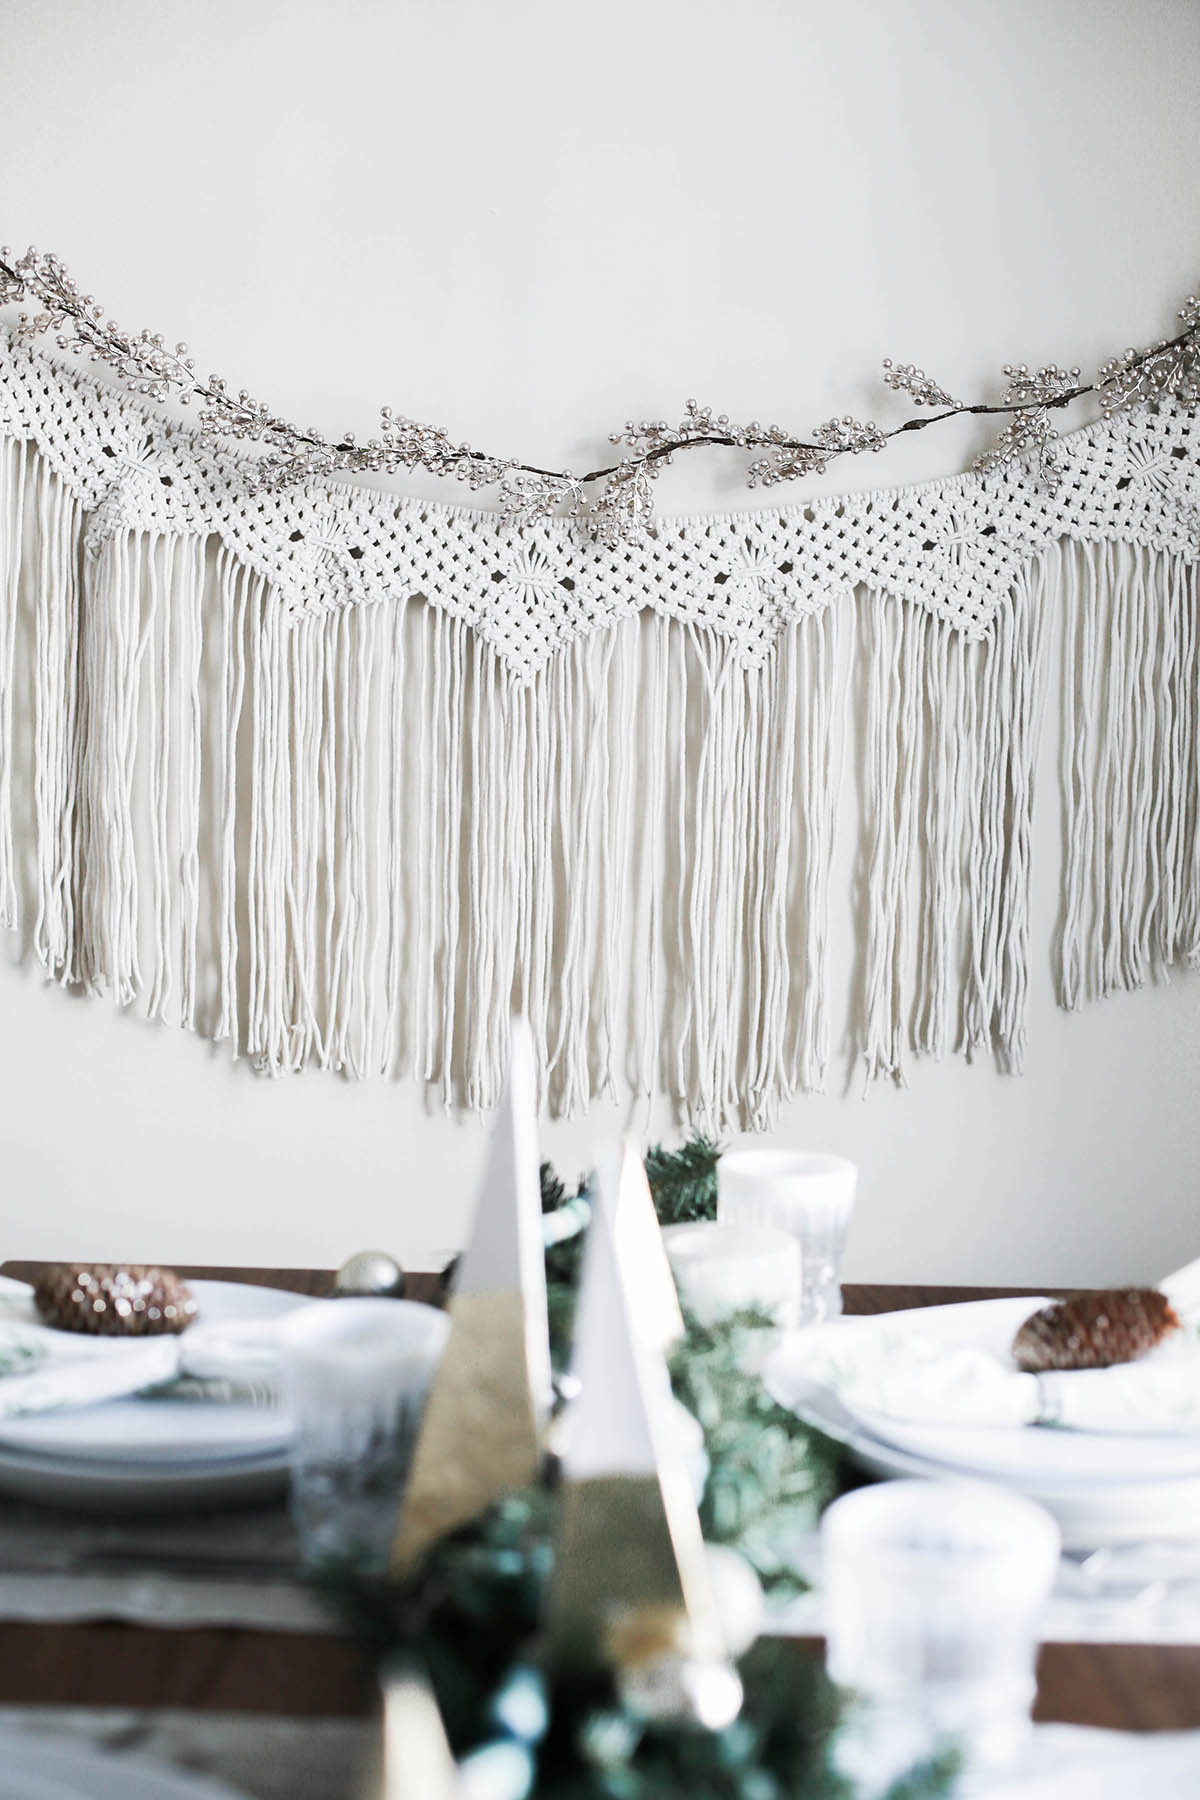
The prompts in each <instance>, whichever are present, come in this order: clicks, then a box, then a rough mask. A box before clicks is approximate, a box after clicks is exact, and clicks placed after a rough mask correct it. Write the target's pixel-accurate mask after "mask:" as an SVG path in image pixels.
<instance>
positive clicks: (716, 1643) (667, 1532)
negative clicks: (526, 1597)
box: [548, 1154, 725, 1665]
mask: <svg viewBox="0 0 1200 1800" xmlns="http://www.w3.org/2000/svg"><path fill="white" fill-rule="evenodd" d="M627 1172H628V1163H627V1157H626V1156H625V1155H624V1154H623V1155H622V1157H621V1158H619V1159H612V1160H610V1161H608V1162H606V1163H602V1165H601V1167H600V1169H599V1171H598V1175H597V1192H596V1206H595V1210H594V1214H593V1219H592V1225H591V1229H590V1231H589V1233H588V1241H587V1247H586V1249H585V1251H584V1264H583V1275H582V1280H581V1285H580V1293H579V1302H578V1309H577V1312H576V1325H575V1353H574V1358H573V1362H572V1372H573V1374H574V1375H575V1377H576V1378H577V1380H578V1381H579V1384H580V1391H579V1398H578V1399H577V1400H576V1402H575V1405H574V1414H575V1416H574V1418H573V1420H572V1430H571V1434H570V1439H569V1443H568V1445H567V1447H566V1450H565V1454H564V1460H563V1470H562V1476H563V1505H562V1524H561V1528H560V1534H559V1541H558V1548H557V1555H556V1560H555V1573H554V1580H553V1585H552V1589H551V1596H550V1608H549V1612H550V1617H549V1622H548V1624H549V1635H550V1643H551V1648H552V1652H553V1654H554V1655H555V1656H556V1657H557V1658H558V1659H559V1661H560V1662H563V1663H566V1664H574V1665H580V1664H587V1663H590V1662H597V1661H607V1660H613V1659H614V1658H615V1659H616V1660H621V1659H622V1657H623V1655H624V1654H625V1652H623V1651H622V1649H621V1648H620V1645H621V1642H622V1641H623V1642H624V1644H625V1646H626V1650H628V1649H629V1647H630V1646H631V1645H633V1644H634V1642H635V1640H636V1639H637V1638H638V1635H639V1633H641V1634H642V1635H643V1636H644V1635H645V1634H646V1633H649V1635H650V1637H651V1638H653V1637H654V1636H655V1634H656V1633H658V1634H660V1635H661V1634H664V1633H665V1638H666V1640H669V1641H671V1642H673V1643H674V1642H677V1641H679V1639H680V1638H681V1637H682V1638H686V1654H687V1655H689V1656H690V1657H693V1658H696V1659H697V1660H699V1661H713V1662H719V1661H721V1660H722V1659H723V1657H724V1655H725V1645H724V1639H723V1635H722V1633H721V1628H720V1623H719V1619H718V1616H717V1611H716V1606H715V1603H714V1597H713V1593H712V1587H711V1582H710V1578H709V1571H708V1567H707V1563H706V1559H705V1551H704V1542H703V1538H702V1536H701V1531H700V1519H699V1515H698V1513H697V1511H696V1501H695V1498H694V1494H693V1489H692V1484H691V1481H690V1480H689V1476H688V1471H687V1467H686V1465H685V1463H684V1460H683V1456H682V1454H681V1452H680V1449H679V1446H678V1442H677V1440H676V1438H675V1437H674V1435H673V1433H672V1431H671V1428H670V1423H669V1414H670V1408H671V1406H672V1399H671V1389H670V1381H669V1378H668V1375H667V1367H666V1362H665V1360H664V1357H663V1353H662V1347H661V1335H662V1324H663V1317H662V1315H663V1310H664V1309H663V1307H662V1295H661V1290H659V1291H658V1294H657V1299H656V1297H655V1279H656V1278H655V1276H654V1274H653V1273H651V1275H650V1277H649V1280H648V1281H647V1278H646V1264H645V1262H644V1261H643V1260H641V1258H642V1256H643V1254H644V1246H645V1237H644V1234H643V1233H642V1231H641V1227H640V1226H634V1227H631V1226H630V1224H629V1218H628V1217H627V1218H626V1220H625V1222H624V1229H622V1228H621V1227H622V1220H621V1212H620V1207H621V1204H622V1196H623V1194H624V1195H625V1196H626V1197H631V1196H632V1195H633V1194H634V1193H635V1192H636V1189H635V1188H634V1186H633V1184H632V1182H631V1181H629V1180H628V1178H627ZM623 1184H624V1186H623ZM647 1198H648V1197H647ZM631 1203H632V1202H631ZM630 1216H632V1217H634V1218H636V1214H632V1215H630ZM651 1220H652V1222H653V1223H654V1224H655V1230H657V1223H656V1222H654V1221H653V1214H651ZM659 1247H660V1250H661V1243H660V1246H659ZM663 1263H664V1266H665V1255H664V1256H663ZM650 1266H651V1269H652V1270H653V1267H654V1264H653V1262H652V1263H651V1265H650ZM667 1278H668V1280H669V1279H670V1276H669V1272H668V1277H667ZM650 1301H654V1302H655V1303H654V1304H650V1303H649V1302H650ZM648 1340H649V1341H648ZM634 1653H636V1652H634ZM650 1653H651V1654H653V1653H654V1648H653V1645H651V1646H650Z"/></svg>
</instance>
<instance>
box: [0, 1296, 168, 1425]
mask: <svg viewBox="0 0 1200 1800" xmlns="http://www.w3.org/2000/svg"><path fill="white" fill-rule="evenodd" d="M179 1345H180V1340H179V1338H177V1337H157V1338H100V1337H88V1336H86V1335H85V1334H84V1333H82V1332H74V1331H55V1330H53V1329H52V1328H51V1327H50V1326H49V1325H43V1324H42V1323H41V1321H40V1319H39V1318H38V1316H37V1313H36V1312H35V1310H34V1305H33V1290H32V1289H31V1288H29V1287H27V1286H26V1285H25V1283H24V1282H21V1281H10V1280H9V1279H8V1277H7V1276H0V1419H13V1418H20V1417H22V1416H24V1415H25V1414H28V1413H40V1412H50V1411H52V1410H54V1409H55V1408H57V1407H62V1406H94V1405H95V1404H96V1403H97V1402H98V1401H101V1400H115V1399H119V1398H121V1397H122V1396H123V1395H125V1394H136V1393H137V1392H138V1390H139V1389H140V1388H145V1387H153V1386H155V1385H156V1384H157V1383H158V1382H162V1381H170V1380H171V1378H172V1377H173V1376H174V1375H176V1374H177V1373H178V1370H179V1355H180V1352H179Z"/></svg>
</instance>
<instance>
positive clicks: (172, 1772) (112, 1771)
mask: <svg viewBox="0 0 1200 1800" xmlns="http://www.w3.org/2000/svg"><path fill="white" fill-rule="evenodd" d="M0 1800H248V1797H247V1795H245V1794H244V1793H242V1792H240V1791H238V1790H235V1789H234V1788H231V1787H227V1786H226V1784H225V1783H224V1782H223V1781H214V1780H213V1779H212V1777H211V1776H209V1775H193V1774H191V1773H190V1772H188V1771H187V1770H184V1769H173V1768H171V1767H170V1766H169V1764H167V1763H162V1762H157V1761H153V1760H151V1759H150V1758H148V1757H143V1756H129V1755H126V1754H125V1753H124V1752H112V1751H102V1750H91V1749H85V1748H84V1747H83V1746H82V1745H78V1744H69V1743H63V1742H62V1741H61V1740H57V1739H56V1740H55V1741H53V1742H51V1741H49V1740H47V1739H46V1738H43V1737H38V1736H35V1735H34V1734H33V1733H32V1732H29V1733H26V1732H23V1731H5V1732H2V1733H0Z"/></svg>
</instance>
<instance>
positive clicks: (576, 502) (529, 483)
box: [0, 247, 1200, 542]
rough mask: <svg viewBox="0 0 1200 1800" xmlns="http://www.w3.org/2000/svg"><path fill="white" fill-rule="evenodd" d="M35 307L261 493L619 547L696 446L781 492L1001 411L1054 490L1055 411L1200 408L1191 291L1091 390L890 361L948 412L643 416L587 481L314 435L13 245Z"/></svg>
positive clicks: (991, 456) (982, 461)
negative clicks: (302, 486) (283, 492)
mask: <svg viewBox="0 0 1200 1800" xmlns="http://www.w3.org/2000/svg"><path fill="white" fill-rule="evenodd" d="M23 301H32V302H33V303H34V304H36V305H37V306H38V307H40V308H41V310H40V311H38V312H36V313H33V314H29V313H22V314H20V316H19V317H18V319H17V322H16V328H15V329H16V335H17V337H18V338H24V339H33V338H36V337H40V336H42V335H44V334H45V333H53V334H54V337H55V341H56V342H57V344H58V347H59V349H60V350H68V351H72V352H77V353H82V354H83V355H85V356H87V357H89V358H90V360H91V361H92V362H102V363H106V364H107V365H108V366H109V367H110V368H111V369H114V370H115V371H116V373H117V374H118V375H120V376H121V377H122V378H123V379H124V380H125V381H127V382H128V383H129V384H130V386H131V387H132V388H133V389H134V391H135V392H137V393H140V394H142V395H144V396H146V397H147V398H148V399H151V400H156V401H162V400H166V399H168V398H176V399H178V400H180V401H181V402H182V403H183V404H184V405H185V406H186V405H188V404H189V403H190V402H192V401H198V402H199V403H200V407H201V410H200V414H199V425H200V432H201V435H202V436H205V437H209V438H212V439H219V438H227V439H228V438H232V439H234V440H238V441H248V442H251V443H256V444H260V445H261V446H262V447H263V451H264V454H263V455H262V456H261V457H260V458H259V459H258V461H257V463H256V464H255V466H254V475H253V479H254V481H255V483H256V484H257V485H260V486H262V487H266V488H279V487H287V486H290V485H292V484H294V483H297V482H301V481H305V480H308V479H309V478H310V477H314V476H326V475H332V474H342V473H345V474H358V473H371V474H397V473H399V472H401V471H404V470H412V469H418V468H420V469H427V470H429V471H430V472H431V473H432V474H434V475H440V476H445V477H448V478H453V479H454V480H457V481H462V482H465V483H466V484H467V486H468V487H469V488H470V489H472V491H475V490H477V489H479V488H485V487H498V489H499V500H500V507H501V511H502V513H503V515H504V517H505V519H506V520H507V521H509V522H513V523H522V524H524V523H530V522H533V521H535V520H538V519H544V518H547V517H549V516H550V515H551V514H554V513H559V512H565V513H566V514H567V515H568V516H570V517H573V518H577V519H579V520H580V521H582V522H583V523H585V524H586V525H587V527H588V528H589V529H590V530H591V531H593V532H594V533H595V535H596V536H597V537H598V538H600V539H601V540H602V541H605V542H615V541H617V540H619V539H621V538H627V537H631V536H636V535H637V534H638V533H640V532H644V531H647V530H649V529H650V527H651V526H652V525H653V521H654V501H653V489H652V483H653V482H654V480H655V478H656V477H657V475H658V473H659V471H660V470H661V469H663V468H666V467H667V466H668V465H669V464H670V463H671V462H672V461H673V460H674V458H675V457H676V456H677V455H679V454H681V453H682V452H683V451H687V450H695V449H697V448H699V447H701V446H706V447H709V448H712V447H718V448H728V449H736V450H744V451H749V452H751V460H750V462H749V464H748V466H747V470H746V479H747V482H748V485H749V486H750V487H752V488H754V487H760V486H761V487H774V486H776V485H777V484H778V483H779V482H783V481H794V480H797V479H799V478H801V477H803V476H805V475H819V474H821V473H823V472H824V470H825V469H827V468H828V467H829V465H830V463H831V462H833V461H834V460H835V459H836V458H838V457H842V456H857V455H858V454H860V453H861V452H862V451H864V450H874V451H877V450H882V449H883V448H884V446H885V445H886V444H887V443H888V441H889V440H890V439H891V438H894V437H899V436H900V435H901V433H903V432H908V431H920V430H923V429H924V428H925V427H926V426H929V425H936V424H938V423H939V422H940V421H941V420H943V419H949V418H958V417H961V416H963V415H966V414H976V413H978V414H996V415H1000V416H1003V417H1004V418H1005V423H1004V425H1003V426H1002V427H1001V429H1000V431H999V434H998V436H997V437H996V439H995V441H994V443H993V444H992V445H991V447H990V448H989V449H987V450H985V451H984V452H983V454H982V455H981V456H978V457H976V458H975V462H974V467H975V468H976V469H978V470H980V471H982V472H984V473H987V472H989V471H991V470H995V469H999V468H1002V467H1003V466H1004V465H1005V464H1006V463H1010V462H1012V461H1013V460H1014V459H1015V458H1017V457H1023V456H1032V457H1033V458H1035V459H1036V462H1037V466H1038V470H1039V474H1040V477H1041V479H1042V480H1043V481H1044V482H1045V483H1046V484H1047V485H1048V486H1049V487H1050V488H1051V489H1053V488H1054V487H1055V486H1057V483H1058V480H1059V470H1058V467H1057V464H1056V461H1055V443H1056V441H1057V437H1058V434H1057V432H1056V431H1055V430H1054V428H1053V418H1052V415H1053V414H1054V413H1055V412H1057V411H1058V410H1060V409H1061V408H1062V407H1065V406H1069V405H1071V403H1072V402H1073V401H1075V400H1079V399H1081V398H1082V397H1083V396H1084V395H1085V394H1095V395H1096V396H1097V397H1098V399H1099V401H1100V407H1101V412H1102V414H1103V416H1104V417H1105V418H1110V417H1112V415H1113V414H1115V413H1118V412H1121V411H1123V410H1124V409H1126V408H1128V407H1131V406H1136V405H1141V404H1144V403H1147V402H1153V401H1155V400H1161V399H1166V398H1169V397H1175V398H1178V399H1182V400H1184V401H1186V402H1188V403H1193V402H1195V401H1196V400H1197V399H1200V299H1198V298H1197V296H1196V295H1194V294H1189V295H1188V297H1187V299H1186V300H1185V302H1184V304H1183V306H1182V307H1181V308H1180V309H1179V315H1178V316H1179V319H1180V320H1181V322H1182V330H1180V331H1179V332H1177V334H1176V335H1175V336H1174V337H1172V338H1162V339H1160V340H1159V341H1158V342H1157V343H1154V344H1150V345H1149V346H1147V347H1146V348H1145V349H1142V350H1134V349H1130V350H1126V351H1124V352H1123V353H1122V354H1121V355H1120V356H1114V357H1110V358H1109V359H1108V360H1107V361H1106V362H1104V363H1102V364H1101V366H1100V368H1099V369H1098V371H1097V373H1096V375H1095V378H1094V379H1093V380H1092V381H1088V382H1085V381H1083V380H1082V376H1081V371H1080V370H1079V369H1078V368H1072V369H1060V368H1057V367H1055V366H1054V365H1053V364H1051V365H1048V366H1047V367H1045V368H1042V369H1030V368H1029V366H1028V364H1027V363H1017V364H1015V365H1014V364H1006V365H1005V367H1004V371H1003V372H1004V376H1005V379H1006V384H1007V385H1006V387H1005V390H1004V395H1003V398H1002V399H1001V400H1000V401H998V402H995V403H991V404H987V403H982V402H980V403H974V404H970V403H967V402H965V401H961V400H955V399H954V398H953V396H952V395H950V394H949V393H947V391H946V390H945V388H943V387H942V386H941V385H940V384H939V383H938V382H937V381H935V380H934V379H933V377H932V376H930V375H927V374H926V372H925V370H924V369H918V368H915V367H914V366H913V364H912V363H894V362H892V361H891V360H890V359H885V361H884V364H883V379H884V381H885V383H886V384H887V386H888V387H889V388H891V389H893V390H894V391H895V392H896V393H898V394H906V395H907V396H908V398H909V399H910V400H911V401H912V403H913V404H914V406H916V407H918V408H920V407H928V408H931V409H934V410H931V411H928V412H924V413H919V414H918V415H917V416H915V417H912V418H909V419H906V420H905V421H904V422H903V423H902V424H900V425H896V426H893V427H892V428H891V429H890V430H887V431H885V430H882V429H881V428H880V427H879V426H878V425H876V424H875V423H874V421H873V420H867V421H865V422H864V421H862V420H859V419H854V418H851V417H849V416H847V417H845V418H841V419H829V420H827V421H826V423H825V424H823V425H819V426H817V427H816V428H815V429H814V430H813V431H812V432H811V433H810V435H809V436H808V437H807V438H797V437H794V436H792V435H791V434H790V433H788V432H786V431H784V430H783V428H782V427H781V426H778V425H765V426H764V425H760V424H759V422H758V420H757V419H753V420H751V422H750V424H748V425H735V424H733V422H732V421H731V420H730V419H729V418H728V417H727V415H726V414H725V413H719V414H718V415H717V416H716V417H715V418H714V416H713V413H712V409H711V408H710V407H707V406H699V405H697V403H696V401H694V400H689V401H688V403H687V407H686V409H685V414H684V417H683V419H682V420H681V421H680V423H679V424H678V425H668V424H667V423H666V421H665V420H661V419H660V420H646V419H644V420H642V421H641V422H640V423H635V422H634V421H633V420H629V421H628V422H627V423H626V425H625V428H624V430H622V431H617V432H613V433H612V435H611V437H610V439H609V442H610V443H612V444H614V445H617V446H619V447H621V448H622V449H623V450H624V451H626V452H627V454H626V455H624V456H623V457H622V458H621V460H620V461H619V462H615V463H610V464H608V465H606V466H604V467H602V468H596V469H589V470H588V471H587V473H586V474H583V475H573V474H571V473H569V472H564V471H562V470H557V469H542V468H538V467H537V466H536V465H534V464H531V463H524V462H521V461H519V460H518V459H517V458H515V457H503V456H493V455H491V454H489V453H488V452H486V451H483V450H475V449H472V447H471V445H470V444H456V443H454V442H452V440H451V439H450V437H449V436H448V435H447V434H446V432H444V431H443V430H441V429H440V427H438V426H435V425H422V424H419V423H418V422H417V421H416V420H414V419H409V418H406V417H404V416H403V415H401V414H396V413H393V411H392V409H391V408H390V407H384V408H383V409H382V412H381V414H380V434H379V436H378V437H373V438H369V439H367V441H366V442H365V443H361V444H360V443H359V442H358V441H357V440H356V438H355V436H354V434H353V433H352V432H346V433H345V435H344V436H343V437H341V438H339V439H337V440H336V441H334V440H331V439H329V438H327V437H325V436H323V435H322V433H321V432H319V431H318V430H316V429H315V428H313V429H310V430H306V431H302V430H300V429H299V428H298V427H296V426H295V425H291V424H289V423H288V421H287V420H285V419H281V418H280V417H279V416H278V415H277V414H275V413H273V412H272V411H271V410H270V408H269V407H268V406H266V405H265V404H264V403H263V402H262V401H260V400H256V399H255V398H254V397H253V396H252V395H251V394H248V393H247V392H246V391H245V389H242V390H241V391H240V392H239V393H237V394H236V395H235V394H233V393H231V392H230V390H229V387H228V385H227V383H226V382H225V381H224V380H223V379H222V377H221V376H219V375H210V376H209V377H208V379H207V380H203V379H202V378H201V377H200V376H198V375H197V373H196V363H195V359H194V358H193V357H192V356H190V355H189V354H188V348H187V345H186V344H176V345H175V347H174V349H170V348H168V347H167V346H166V345H165V344H164V342H163V339H162V336H161V335H160V334H156V333H151V332H149V331H140V332H138V333H136V334H131V333H129V332H126V331H124V330H122V329H121V327H120V326H119V325H117V324H116V323H115V322H114V321H113V320H111V319H107V318H106V317H105V315H104V311H103V308H102V307H100V306H98V305H97V304H96V301H95V299H94V297H93V296H92V295H91V294H84V293H81V292H80V290H79V288H78V286H77V285H76V283H75V282H74V281H73V280H72V278H71V276H70V274H69V273H68V271H67V269H66V268H65V267H64V265H63V263H62V262H61V261H60V260H59V258H58V257H57V256H55V255H53V253H51V252H42V251H38V250H36V249H32V248H31V249H29V250H27V251H26V252H25V254H24V256H16V255H15V254H14V253H13V251H11V250H10V249H8V248H7V247H4V248H0V306H7V305H12V304H20V303H21V302H23Z"/></svg>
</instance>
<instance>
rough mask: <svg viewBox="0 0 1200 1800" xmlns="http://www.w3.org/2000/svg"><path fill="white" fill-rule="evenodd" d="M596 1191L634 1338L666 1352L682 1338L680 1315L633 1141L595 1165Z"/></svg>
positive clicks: (659, 1229)
mask: <svg viewBox="0 0 1200 1800" xmlns="http://www.w3.org/2000/svg"><path fill="white" fill-rule="evenodd" d="M596 1187H597V1202H598V1208H599V1209H601V1210H606V1211H607V1212H608V1215H609V1219H610V1221H611V1225H612V1234H613V1244H614V1247H615V1250H616V1256H617V1264H618V1267H619V1269H620V1271H621V1279H622V1281H623V1282H624V1284H625V1291H626V1295H627V1297H628V1301H629V1307H630V1316H631V1318H632V1320H633V1325H634V1329H635V1331H636V1334H637V1336H638V1338H639V1339H640V1340H641V1342H642V1343H644V1344H646V1345H648V1346H651V1347H652V1348H654V1349H656V1350H668V1349H670V1347H671V1345H672V1344H674V1343H676V1342H677V1341H678V1340H679V1339H680V1338H681V1337H682V1336H683V1314H682V1312H681V1311H680V1307H679V1293H678V1290H677V1288H676V1286H675V1277H674V1276H673V1275H672V1273H671V1264H670V1261H669V1259H668V1257H667V1247H666V1244H665V1243H664V1242H663V1234H662V1227H661V1226H660V1225H659V1222H658V1215H657V1213H656V1212H655V1210H654V1197H653V1195H652V1194H651V1192H650V1183H649V1182H648V1181H647V1179H646V1165H645V1163H644V1162H643V1160H642V1153H641V1151H640V1150H639V1148H638V1145H637V1141H636V1139H634V1138H632V1137H628V1136H627V1137H625V1138H623V1139H622V1140H621V1142H620V1144H619V1146H618V1145H614V1146H613V1147H612V1148H611V1149H610V1150H609V1151H608V1152H607V1154H606V1155H605V1156H603V1157H602V1158H601V1159H600V1166H599V1169H598V1170H597V1183H596Z"/></svg>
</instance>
